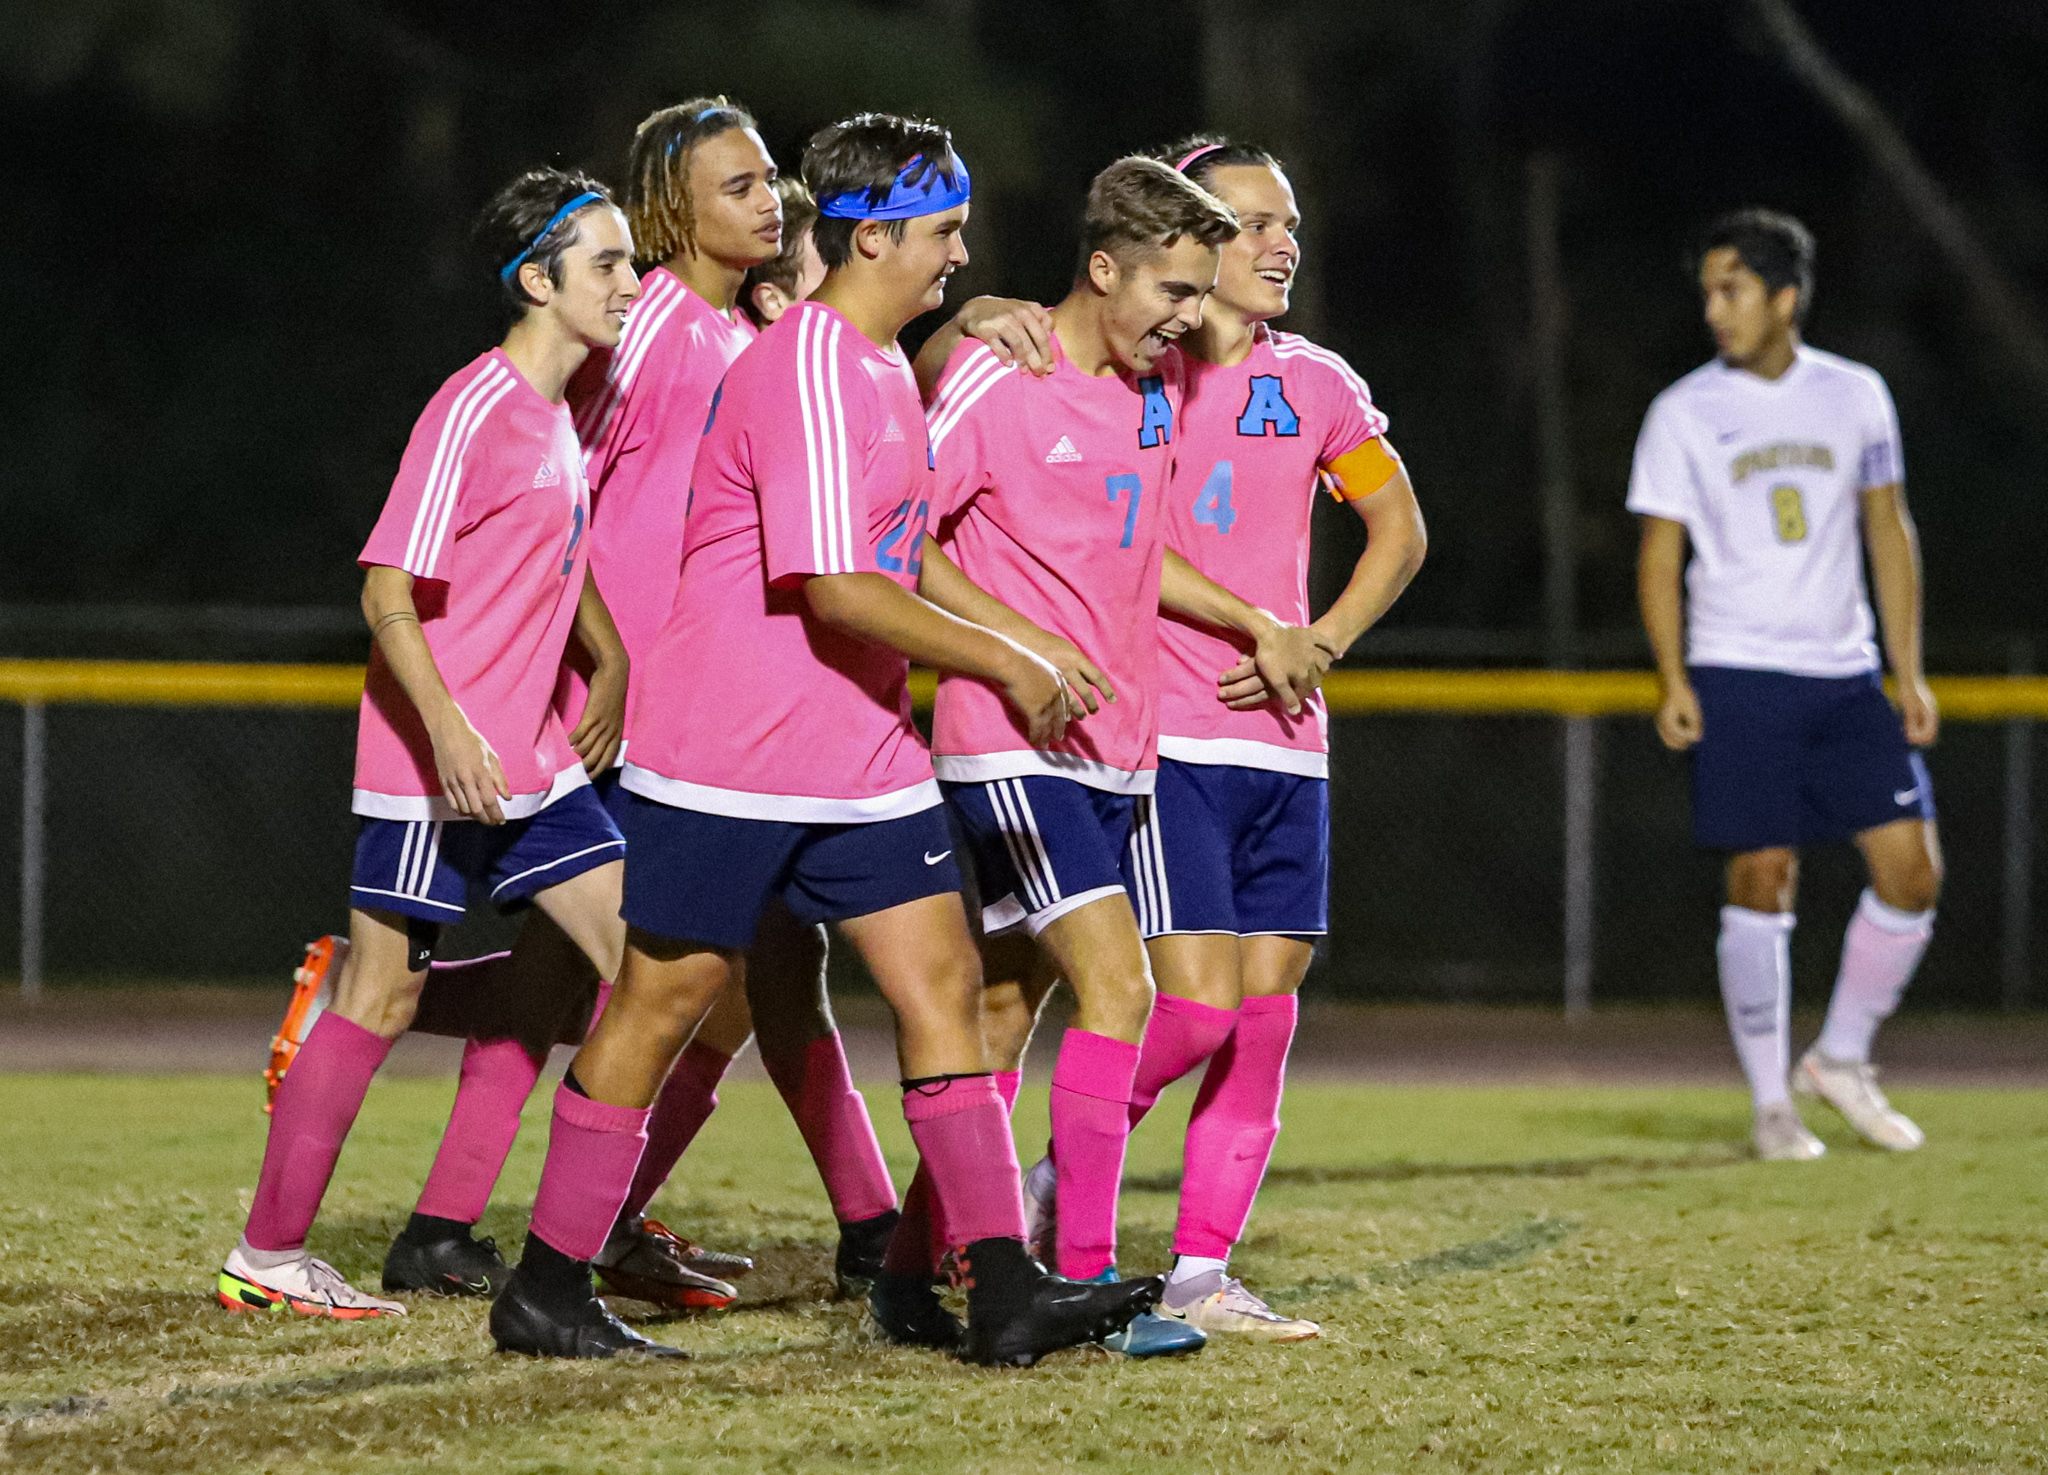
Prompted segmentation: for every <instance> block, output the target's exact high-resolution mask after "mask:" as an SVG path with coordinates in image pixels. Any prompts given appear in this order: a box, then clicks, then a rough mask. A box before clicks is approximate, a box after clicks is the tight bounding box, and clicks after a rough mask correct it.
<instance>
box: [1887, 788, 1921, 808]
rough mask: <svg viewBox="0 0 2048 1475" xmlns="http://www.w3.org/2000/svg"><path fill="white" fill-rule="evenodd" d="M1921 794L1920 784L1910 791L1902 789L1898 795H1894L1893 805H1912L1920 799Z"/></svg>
mask: <svg viewBox="0 0 2048 1475" xmlns="http://www.w3.org/2000/svg"><path fill="white" fill-rule="evenodd" d="M1919 794H1920V786H1919V785H1918V784H1915V785H1914V786H1913V787H1912V788H1910V789H1901V790H1899V791H1898V792H1897V793H1896V794H1894V795H1892V803H1894V804H1911V803H1912V802H1913V801H1914V800H1915V799H1916V798H1918V797H1919Z"/></svg>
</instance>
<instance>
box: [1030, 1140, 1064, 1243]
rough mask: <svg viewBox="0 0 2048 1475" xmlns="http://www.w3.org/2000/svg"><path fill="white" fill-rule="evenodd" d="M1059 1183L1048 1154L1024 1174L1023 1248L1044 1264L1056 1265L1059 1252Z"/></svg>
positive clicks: (1058, 1177)
mask: <svg viewBox="0 0 2048 1475" xmlns="http://www.w3.org/2000/svg"><path fill="white" fill-rule="evenodd" d="M1059 1186H1060V1176H1059V1173H1058V1172H1057V1171H1056V1170H1055V1169H1054V1167H1053V1165H1052V1159H1051V1158H1049V1157H1042V1158H1040V1159H1039V1160H1038V1161H1037V1162H1035V1163H1033V1164H1032V1165H1031V1171H1030V1172H1028V1173H1026V1174H1025V1175H1024V1251H1025V1253H1026V1254H1028V1255H1030V1256H1031V1258H1032V1259H1034V1260H1036V1261H1038V1262H1039V1263H1040V1264H1041V1265H1051V1264H1053V1263H1054V1262H1055V1260H1056V1258H1057V1257H1058V1255H1059V1232H1060V1231H1059V1199H1058V1197H1057V1194H1058V1193H1059Z"/></svg>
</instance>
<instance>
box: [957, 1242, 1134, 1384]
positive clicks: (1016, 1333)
mask: <svg viewBox="0 0 2048 1475" xmlns="http://www.w3.org/2000/svg"><path fill="white" fill-rule="evenodd" d="M959 1255H960V1268H961V1271H962V1273H963V1275H964V1276H965V1278H966V1282H967V1341H966V1345H965V1346H964V1347H963V1348H962V1349H961V1352H960V1356H961V1358H962V1359H963V1360H965V1361H967V1362H977V1363H981V1364H983V1365H984V1366H989V1367H1030V1366H1031V1365H1032V1364H1033V1363H1035V1362H1037V1361H1038V1359H1039V1358H1041V1357H1044V1356H1046V1355H1047V1354H1048V1353H1052V1352H1058V1351H1059V1350H1060V1349H1062V1348H1064V1347H1078V1346H1081V1345H1083V1344H1085V1343H1088V1342H1100V1341H1102V1340H1104V1339H1105V1338H1107V1337H1110V1336H1113V1335H1114V1334H1115V1333H1117V1332H1120V1331H1122V1330H1123V1329H1124V1328H1125V1327H1126V1326H1128V1325H1130V1323H1131V1319H1132V1318H1133V1317H1135V1316H1137V1315H1139V1314H1140V1313H1141V1312H1144V1311H1149V1310H1150V1309H1151V1308H1152V1304H1153V1302H1155V1301H1157V1300H1158V1299H1159V1290H1160V1282H1159V1279H1158V1277H1157V1276H1152V1277H1148V1278H1146V1279H1144V1280H1125V1281H1108V1282H1089V1281H1076V1280H1063V1279H1061V1278H1060V1277H1059V1276H1057V1275H1054V1274H1053V1273H1052V1272H1050V1271H1049V1270H1047V1269H1046V1268H1045V1267H1044V1266H1043V1265H1040V1264H1039V1263H1038V1262H1037V1261H1036V1260H1034V1259H1032V1258H1031V1257H1030V1256H1029V1255H1027V1254H1025V1253H1024V1245H1023V1243H1022V1241H1019V1240H1014V1239H980V1240H976V1241H975V1242H974V1243H973V1244H970V1245H968V1246H966V1247H965V1248H964V1249H962V1250H961V1251H960V1252H959Z"/></svg>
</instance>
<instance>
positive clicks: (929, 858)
mask: <svg viewBox="0 0 2048 1475" xmlns="http://www.w3.org/2000/svg"><path fill="white" fill-rule="evenodd" d="M1899 802H1900V803H1901V804H1903V803H1905V801H1904V800H1903V799H1902V800H1900V801H1899ZM952 853H953V852H952V851H950V850H941V851H940V852H939V853H938V854H937V855H933V854H932V853H931V852H930V851H929V850H927V851H926V852H925V853H924V863H925V864H926V865H928V866H935V865H937V864H938V863H939V862H940V861H942V860H944V859H945V858H946V857H947V856H949V855H951V854H952Z"/></svg>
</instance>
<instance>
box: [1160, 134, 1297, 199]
mask: <svg viewBox="0 0 2048 1475" xmlns="http://www.w3.org/2000/svg"><path fill="white" fill-rule="evenodd" d="M1197 153H1199V154H1200V155H1201V157H1200V158H1189V156H1190V155H1192V154H1197ZM1153 157H1154V158H1156V159H1158V160H1159V162H1160V163H1162V164H1164V165H1166V167H1167V168H1169V169H1180V161H1181V160H1182V159H1188V167H1187V168H1186V169H1183V170H1181V172H1182V173H1183V174H1185V175H1187V177H1188V178H1189V179H1192V180H1193V181H1194V182H1195V183H1196V184H1199V185H1200V186H1201V187H1202V188H1203V189H1207V188H1209V181H1210V180H1211V179H1212V178H1213V177H1214V176H1215V173H1216V171H1217V170H1218V169H1229V168H1232V167H1234V166H1236V165H1240V164H1250V165H1254V166H1257V165H1264V166H1265V167H1266V168H1268V169H1271V170H1272V171H1273V172H1274V173H1276V174H1285V173H1286V172H1287V170H1286V167H1285V166H1284V165H1283V164H1281V162H1280V161H1279V160H1278V159H1276V158H1274V157H1273V156H1272V155H1271V154H1269V153H1267V152H1266V151H1265V150H1264V149H1262V148H1260V147H1259V146H1258V145H1257V144H1252V143H1238V142H1236V141H1235V140H1233V139H1230V138H1226V137H1224V136H1223V135H1222V134H1221V133H1190V134H1189V135H1188V136H1187V137H1186V138H1183V139H1181V140H1180V141H1179V142H1178V143H1172V144H1169V145H1167V146H1166V147H1165V148H1163V149H1161V150H1160V151H1159V152H1158V153H1157V154H1154V155H1153Z"/></svg>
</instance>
